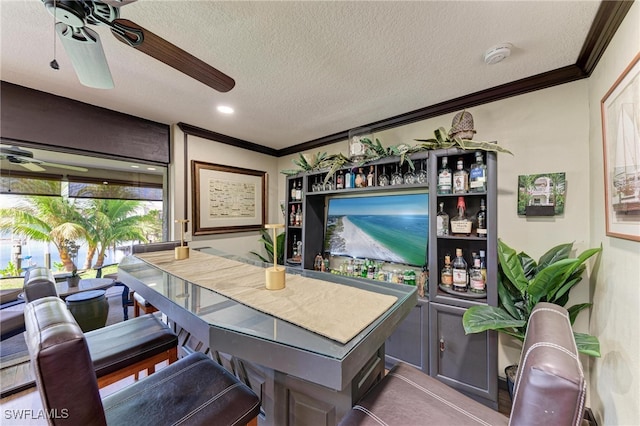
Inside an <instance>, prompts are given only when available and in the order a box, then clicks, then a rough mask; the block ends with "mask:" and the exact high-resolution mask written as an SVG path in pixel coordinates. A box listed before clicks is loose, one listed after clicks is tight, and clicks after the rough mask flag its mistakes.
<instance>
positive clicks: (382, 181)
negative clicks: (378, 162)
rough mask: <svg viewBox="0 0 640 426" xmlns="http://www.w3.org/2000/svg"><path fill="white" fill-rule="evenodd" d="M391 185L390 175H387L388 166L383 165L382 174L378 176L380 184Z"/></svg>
mask: <svg viewBox="0 0 640 426" xmlns="http://www.w3.org/2000/svg"><path fill="white" fill-rule="evenodd" d="M387 185H389V175H387V167H386V166H382V174H381V175H380V176H378V186H387Z"/></svg>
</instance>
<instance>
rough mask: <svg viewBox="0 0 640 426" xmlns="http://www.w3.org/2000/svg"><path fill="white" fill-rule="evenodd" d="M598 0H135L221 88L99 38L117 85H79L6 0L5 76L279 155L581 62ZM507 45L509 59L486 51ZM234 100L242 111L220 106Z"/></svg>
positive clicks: (143, 20)
mask: <svg viewBox="0 0 640 426" xmlns="http://www.w3.org/2000/svg"><path fill="white" fill-rule="evenodd" d="M599 3H600V2H599V1H497V2H496V1H465V2H462V1H411V2H399V1H389V2H386V1H377V2H369V1H354V2H346V1H345V2H343V1H331V2H316V1H296V2H273V1H264V2H247V1H237V2H218V1H186V0H181V1H180V0H172V1H157V0H138V1H136V2H134V3H131V4H129V5H126V6H123V7H122V8H121V17H122V18H126V19H130V20H132V21H134V22H136V23H138V24H139V25H141V26H143V27H145V28H147V29H148V30H150V31H152V32H154V33H156V34H157V35H159V36H161V37H163V38H165V39H167V40H169V41H171V42H172V43H174V44H176V45H177V46H179V47H181V48H183V49H184V50H186V51H188V52H190V53H191V54H193V55H195V56H196V57H198V58H200V59H202V60H203V61H205V62H207V63H208V64H210V65H212V66H214V67H216V68H218V69H219V70H221V71H223V72H224V73H226V74H228V75H230V76H231V77H233V78H234V79H235V80H236V86H235V88H233V89H232V90H231V91H230V92H228V93H219V92H216V91H214V90H213V89H210V88H208V87H207V86H205V85H203V84H201V83H199V82H198V81H195V80H193V79H191V78H189V77H187V76H186V75H184V74H181V73H179V72H178V71H175V70H174V69H172V68H169V67H168V66H166V65H164V64H162V63H160V62H158V61H156V60H154V59H152V58H150V57H148V56H146V55H144V54H142V53H141V52H138V51H136V50H135V49H132V48H130V47H128V46H126V45H124V44H122V43H120V42H118V41H117V40H116V39H115V38H114V37H113V36H112V35H111V34H110V31H109V29H108V28H107V27H104V26H102V27H92V28H93V29H95V30H96V31H97V32H98V33H99V34H100V36H101V39H102V44H103V46H104V50H105V54H106V57H107V60H108V62H109V65H110V68H111V72H112V75H113V78H114V81H115V85H116V87H115V89H111V90H99V89H91V88H87V87H84V86H82V85H80V83H79V82H78V79H77V78H76V76H75V73H74V71H73V69H72V66H71V64H70V62H69V60H68V58H67V56H66V53H65V52H64V50H63V48H62V45H61V43H60V42H59V41H58V40H57V39H55V40H56V46H57V61H58V62H59V64H60V70H58V71H54V70H52V69H51V68H49V65H48V64H49V61H51V59H52V57H53V46H54V35H53V17H52V16H51V15H50V14H49V13H48V12H47V11H46V10H45V7H44V6H43V4H42V2H41V1H40V0H1V1H0V15H1V21H0V26H1V56H2V60H1V69H0V77H1V78H2V80H4V81H8V82H11V83H15V84H19V85H22V86H26V87H30V88H34V89H38V90H42V91H46V92H49V93H53V94H57V95H61V96H64V97H68V98H72V99H76V100H79V101H83V102H86V103H89V104H93V105H98V106H101V107H106V108H109V109H113V110H117V111H122V112H125V113H128V114H132V115H135V116H139V117H143V118H147V119H150V120H154V121H158V122H161V123H166V124H172V123H177V122H184V123H188V124H191V125H194V126H197V127H201V128H204V129H207V130H211V131H214V132H217V133H222V134H225V135H229V136H233V137H235V138H239V139H243V140H246V141H250V142H254V143H257V144H261V145H264V146H267V147H270V148H274V149H281V148H285V147H289V146H292V145H296V144H299V143H302V142H306V141H309V140H313V139H316V138H320V137H323V136H327V135H330V134H334V133H338V132H341V131H345V130H348V129H350V128H354V127H358V126H361V125H364V124H368V123H371V122H374V121H378V120H381V119H385V118H388V117H392V116H396V115H400V114H404V113H407V112H410V111H413V110H416V109H420V108H423V107H426V106H429V105H433V104H436V103H439V102H442V101H446V100H449V99H453V98H456V97H459V96H463V95H465V94H469V93H473V92H477V91H480V90H484V89H487V88H491V87H494V86H498V85H501V84H505V83H509V82H512V81H515V80H519V79H522V78H526V77H529V76H532V75H536V74H539V73H542V72H546V71H550V70H554V69H558V68H561V67H564V66H567V65H572V64H574V63H575V62H576V59H577V58H578V55H579V53H580V49H581V48H582V45H583V43H584V41H585V38H586V36H587V33H588V31H589V28H590V26H591V23H592V21H593V18H594V16H595V15H596V12H597V9H598V6H599ZM503 42H509V43H512V44H513V46H514V49H513V51H512V54H511V57H509V58H508V59H507V60H505V61H503V62H501V63H498V64H495V65H486V64H485V63H484V61H483V54H484V52H485V51H486V50H487V49H488V48H489V47H491V46H493V45H495V44H498V43H503ZM218 104H228V105H230V106H232V107H234V108H235V110H236V113H235V114H234V115H232V116H222V115H220V114H218V113H216V112H215V107H216V106H217V105H218Z"/></svg>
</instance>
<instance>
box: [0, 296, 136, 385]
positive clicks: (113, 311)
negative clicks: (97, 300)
mask: <svg viewBox="0 0 640 426" xmlns="http://www.w3.org/2000/svg"><path fill="white" fill-rule="evenodd" d="M122 289H123V287H111V288H109V289H107V293H106V296H107V300H108V301H109V316H108V317H107V325H110V324H115V323H118V322H120V321H123V320H124V311H123V308H122ZM128 315H129V318H133V308H132V307H131V306H129V307H128ZM28 358H29V353H28V352H27V345H26V343H25V340H24V333H22V334H18V335H17V336H13V337H11V338H9V339H6V340H3V341H2V342H0V369H5V368H11V367H13V366H15V365H17V364H19V363H22V362H26V361H28ZM3 387H4V384H3ZM3 391H4V389H3Z"/></svg>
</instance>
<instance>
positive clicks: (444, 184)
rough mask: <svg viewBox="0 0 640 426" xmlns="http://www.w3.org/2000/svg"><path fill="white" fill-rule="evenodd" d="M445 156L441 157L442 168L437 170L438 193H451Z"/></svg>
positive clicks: (449, 174)
mask: <svg viewBox="0 0 640 426" xmlns="http://www.w3.org/2000/svg"><path fill="white" fill-rule="evenodd" d="M448 162H449V160H448V159H447V157H442V168H441V169H440V170H438V194H451V185H452V175H451V169H450V168H449V165H448Z"/></svg>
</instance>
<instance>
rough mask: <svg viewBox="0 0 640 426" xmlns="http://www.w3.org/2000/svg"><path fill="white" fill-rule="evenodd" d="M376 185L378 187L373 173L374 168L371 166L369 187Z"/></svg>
mask: <svg viewBox="0 0 640 426" xmlns="http://www.w3.org/2000/svg"><path fill="white" fill-rule="evenodd" d="M375 185H376V179H375V173H374V172H373V166H370V167H369V174H368V175H367V186H375Z"/></svg>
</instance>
